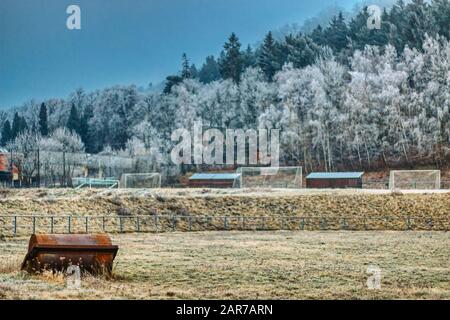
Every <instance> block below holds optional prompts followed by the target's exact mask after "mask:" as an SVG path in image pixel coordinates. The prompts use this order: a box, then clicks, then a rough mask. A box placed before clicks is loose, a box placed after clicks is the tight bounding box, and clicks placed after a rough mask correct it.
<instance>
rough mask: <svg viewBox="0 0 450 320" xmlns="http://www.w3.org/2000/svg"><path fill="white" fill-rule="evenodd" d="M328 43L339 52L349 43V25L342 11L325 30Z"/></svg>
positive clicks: (336, 52)
mask: <svg viewBox="0 0 450 320" xmlns="http://www.w3.org/2000/svg"><path fill="white" fill-rule="evenodd" d="M325 36H326V44H327V45H328V46H329V47H330V48H331V49H333V51H334V52H335V54H338V53H339V52H341V50H343V49H344V48H346V47H347V45H348V27H347V24H346V23H345V19H344V16H343V14H342V12H339V14H338V16H337V17H336V16H335V17H333V19H332V20H331V23H330V26H329V27H328V28H327V29H326V31H325Z"/></svg>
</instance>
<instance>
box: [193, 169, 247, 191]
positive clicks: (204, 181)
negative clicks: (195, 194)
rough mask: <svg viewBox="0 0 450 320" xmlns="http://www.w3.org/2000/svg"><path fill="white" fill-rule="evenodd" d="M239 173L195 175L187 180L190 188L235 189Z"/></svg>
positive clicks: (238, 182)
mask: <svg viewBox="0 0 450 320" xmlns="http://www.w3.org/2000/svg"><path fill="white" fill-rule="evenodd" d="M240 177H241V174H240V173H195V174H194V175H192V176H191V177H190V178H189V187H191V188H236V187H239V185H240Z"/></svg>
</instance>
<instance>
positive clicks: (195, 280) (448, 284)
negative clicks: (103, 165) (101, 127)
mask: <svg viewBox="0 0 450 320" xmlns="http://www.w3.org/2000/svg"><path fill="white" fill-rule="evenodd" d="M112 238H113V241H114V243H116V244H118V245H119V246H120V249H119V253H118V256H117V258H116V260H115V266H114V277H113V279H110V280H107V279H100V278H93V277H90V276H86V277H84V278H83V280H82V288H81V289H77V290H69V289H67V288H66V283H65V279H64V277H63V276H61V275H51V274H44V275H41V276H30V275H28V274H26V273H23V272H20V271H18V269H19V265H20V262H21V260H22V259H23V257H24V255H25V253H26V249H27V241H28V238H16V239H11V238H8V239H7V240H5V241H1V242H0V259H1V261H2V262H1V264H0V298H2V299H42V298H45V299H181V298H186V299H219V298H223V299H372V298H373V299H450V234H449V233H448V232H416V231H414V232H412V231H411V232H406V231H404V232H394V231H377V232H363V231H361V232H349V231H342V232H333V231H327V232H315V231H311V232H196V233H164V234H125V235H113V236H112ZM369 265H376V266H378V267H379V268H380V269H381V275H382V279H381V289H380V290H369V289H368V288H367V285H366V281H367V278H368V276H369V274H367V267H368V266H369Z"/></svg>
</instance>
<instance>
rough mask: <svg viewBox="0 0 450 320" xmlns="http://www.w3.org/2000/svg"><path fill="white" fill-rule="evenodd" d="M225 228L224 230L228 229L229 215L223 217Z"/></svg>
mask: <svg viewBox="0 0 450 320" xmlns="http://www.w3.org/2000/svg"><path fill="white" fill-rule="evenodd" d="M223 229H224V230H227V229H228V219H227V217H223Z"/></svg>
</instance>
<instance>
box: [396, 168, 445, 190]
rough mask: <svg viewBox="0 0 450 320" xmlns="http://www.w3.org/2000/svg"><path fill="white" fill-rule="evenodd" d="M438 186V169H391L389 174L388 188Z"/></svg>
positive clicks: (428, 187) (439, 172)
mask: <svg viewBox="0 0 450 320" xmlns="http://www.w3.org/2000/svg"><path fill="white" fill-rule="evenodd" d="M440 188H441V171H440V170H393V171H391V172H390V175H389V189H390V190H395V189H403V190H414V189H419V190H434V189H440Z"/></svg>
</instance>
